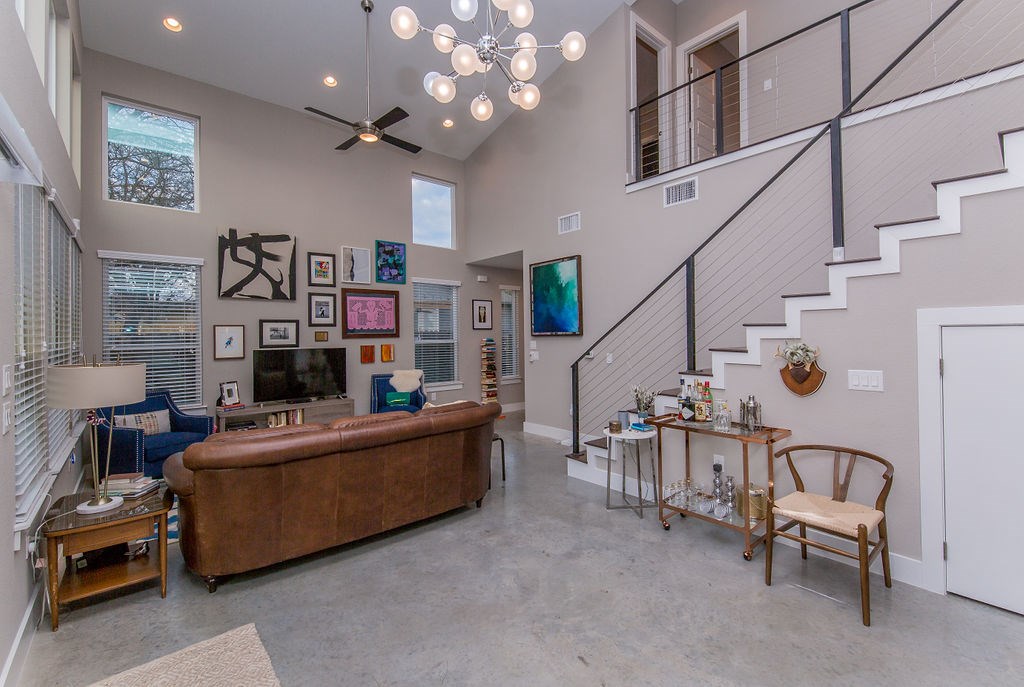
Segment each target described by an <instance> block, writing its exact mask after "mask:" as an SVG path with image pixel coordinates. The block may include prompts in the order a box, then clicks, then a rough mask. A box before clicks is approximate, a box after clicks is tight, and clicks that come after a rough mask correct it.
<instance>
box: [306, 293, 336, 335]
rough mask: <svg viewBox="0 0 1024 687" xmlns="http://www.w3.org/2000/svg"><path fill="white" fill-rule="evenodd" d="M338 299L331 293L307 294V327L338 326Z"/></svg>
mask: <svg viewBox="0 0 1024 687" xmlns="http://www.w3.org/2000/svg"><path fill="white" fill-rule="evenodd" d="M337 309H338V297H337V296H335V295H334V294H333V293H311V294H309V326H310V327H333V326H334V325H336V324H338V316H337V314H336V312H337Z"/></svg>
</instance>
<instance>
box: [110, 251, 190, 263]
mask: <svg viewBox="0 0 1024 687" xmlns="http://www.w3.org/2000/svg"><path fill="white" fill-rule="evenodd" d="M96 257H98V258H99V259H101V260H142V261H144V262H159V263H164V264H172V265H199V266H200V267H202V266H203V265H205V264H206V260H204V259H203V258H185V257H177V256H174V255H151V254H149V253H125V252H123V251H119V250H97V251H96Z"/></svg>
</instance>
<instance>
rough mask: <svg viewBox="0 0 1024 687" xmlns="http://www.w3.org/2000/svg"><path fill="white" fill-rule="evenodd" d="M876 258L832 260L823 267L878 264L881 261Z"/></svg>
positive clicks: (879, 258)
mask: <svg viewBox="0 0 1024 687" xmlns="http://www.w3.org/2000/svg"><path fill="white" fill-rule="evenodd" d="M881 259H882V258H881V257H878V258H852V259H850V260H833V261H832V262H826V263H825V267H831V266H832V265H855V264H857V263H858V262H878V261H879V260H881Z"/></svg>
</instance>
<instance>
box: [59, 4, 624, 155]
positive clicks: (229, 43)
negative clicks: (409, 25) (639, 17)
mask: <svg viewBox="0 0 1024 687" xmlns="http://www.w3.org/2000/svg"><path fill="white" fill-rule="evenodd" d="M627 1H628V0H627ZM485 3H486V0H480V8H481V10H480V14H479V15H478V16H480V17H481V18H482V17H483V14H482V13H483V12H484V8H485V6H486V5H485ZM622 3H623V0H533V4H534V9H535V13H534V20H533V23H532V24H531V25H530V26H529V27H528V28H526V29H524V30H528V31H530V32H531V33H533V34H534V35H535V36H536V37H537V39H538V40H539V41H540V43H541V44H553V43H557V42H558V41H559V40H561V38H562V36H564V35H565V34H566V32H568V31H570V30H577V31H580V32H582V33H583V34H584V35H585V36H589V35H590V32H591V31H593V30H594V29H595V28H597V27H598V26H600V25H601V24H602V23H603V22H604V21H605V19H607V18H608V17H609V16H610V15H611V13H612V12H613V11H614V10H615V8H616V7H618V6H620V5H621V4H622ZM401 4H404V5H407V6H409V7H411V8H412V9H413V10H414V11H415V12H416V15H417V17H418V18H419V20H420V23H421V24H422V25H423V26H427V27H434V26H436V25H437V24H440V23H442V22H446V23H449V24H451V25H452V26H454V27H455V29H456V31H457V32H458V33H459V35H460V36H462V37H465V38H471V37H472V38H475V37H477V34H476V33H475V30H474V29H473V27H472V26H471V25H469V24H466V23H462V22H459V21H458V20H457V19H455V17H454V16H453V15H452V13H451V9H450V3H449V2H448V1H447V0H378V1H377V2H376V3H375V5H376V6H375V8H374V11H373V12H372V13H371V15H370V55H371V57H370V64H371V73H370V88H371V112H370V119H376V118H378V117H380V116H381V115H383V114H384V113H385V112H388V111H389V110H390V109H391V108H393V107H395V106H399V107H402V108H403V109H404V110H406V111H407V112H408V113H409V114H410V115H411V116H410V117H409V118H408V119H406V120H404V121H402V122H399V123H398V124H395V125H394V126H392V127H389V128H388V130H387V132H388V133H389V134H391V135H393V136H397V137H398V138H402V139H405V140H407V141H410V142H412V143H416V144H418V145H421V146H423V148H425V149H427V150H432V151H434V152H437V153H441V154H443V155H448V156H450V157H453V158H456V159H459V160H463V159H465V158H466V157H468V156H469V155H470V154H471V153H472V152H473V150H475V149H476V147H477V146H478V145H479V144H480V143H481V142H482V141H483V140H484V139H486V138H487V136H489V135H490V134H491V133H492V132H493V131H494V130H495V129H496V128H497V127H498V125H500V124H501V122H502V121H504V120H505V118H507V117H508V116H509V115H510V114H512V112H514V111H515V110H517V109H518V108H517V107H516V106H514V105H512V104H511V103H510V102H509V101H508V97H507V95H506V91H507V90H508V82H507V81H506V80H505V79H504V77H502V76H501V75H500V74H497V73H496V72H494V71H492V72H491V73H490V74H488V75H487V91H488V94H489V95H490V96H491V97H492V98H493V101H494V105H495V107H494V115H493V116H492V117H491V119H490V120H489V121H487V122H478V121H476V120H475V119H473V117H472V115H471V114H470V112H469V104H470V101H471V100H472V99H473V98H474V97H475V96H476V95H477V94H478V93H479V91H480V90H481V88H482V86H483V83H484V80H483V75H480V74H476V75H473V76H469V77H462V78H460V79H459V81H458V84H457V87H458V95H457V96H456V98H455V100H453V101H452V102H451V103H448V104H447V105H442V104H440V103H438V102H436V101H435V100H434V99H433V98H432V97H430V96H429V95H427V93H426V92H425V91H424V90H423V77H424V75H425V74H426V73H427V72H429V71H438V72H442V73H446V72H448V71H450V70H451V62H450V58H449V56H448V55H444V54H442V53H440V52H438V51H437V50H436V49H435V48H434V47H433V43H432V42H431V40H430V34H425V33H420V34H419V35H417V36H416V37H415V38H413V39H412V40H408V41H405V40H401V39H399V38H397V37H396V36H395V35H394V34H393V33H392V32H391V26H390V17H391V11H392V10H393V9H394V8H395V7H397V6H398V5H401ZM79 7H80V11H81V15H82V34H83V40H84V43H85V46H86V47H87V48H90V49H93V50H98V51H100V52H105V53H109V54H111V55H115V56H117V57H121V58H124V59H127V60H131V61H133V62H138V63H140V64H144V65H147V66H150V67H155V68H157V69H162V70H164V71H168V72H171V73H174V74H179V75H181V76H185V77H188V78H190V79H194V80H197V81H202V82H205V83H209V84H212V85H214V86H219V87H221V88H226V89H229V90H232V91H235V92H238V93H242V94H244V95H247V96H251V97H253V98H258V99H260V100H265V101H267V102H270V103H274V104H277V105H282V106H284V107H288V108H291V109H294V110H300V111H301V110H302V108H303V107H305V106H306V105H311V106H313V107H317V108H319V109H322V110H325V111H327V112H330V113H332V114H335V115H337V116H339V117H341V118H342V119H347V120H349V121H356V120H359V119H362V118H363V117H364V116H365V114H366V77H365V66H364V58H363V35H364V27H365V15H364V13H363V11H362V9H361V8H360V7H359V0H291V1H288V0H84V1H83V2H81V3H79ZM166 16H174V17H176V18H177V19H179V20H180V21H181V22H182V24H183V26H184V30H183V31H181V32H180V33H177V34H175V33H171V32H169V31H167V30H166V29H164V28H163V26H162V25H161V22H162V20H163V18H164V17H166ZM518 33H519V30H517V29H515V28H512V29H509V31H508V32H507V33H506V34H505V36H504V37H503V38H502V41H501V43H502V44H503V45H506V44H511V43H512V42H513V40H514V39H515V36H516V35H518ZM583 59H584V60H586V59H587V56H584V57H583ZM537 62H538V69H537V75H536V76H535V77H534V79H533V82H534V83H536V84H538V85H539V86H540V87H541V103H540V105H539V108H543V107H544V99H543V95H544V88H543V81H544V79H546V78H547V77H548V76H549V75H550V74H551V73H552V72H553V71H554V70H555V69H556V68H557V67H559V66H560V65H562V64H563V63H564V62H565V60H564V59H563V58H562V56H561V54H560V53H559V52H558V51H557V50H540V51H538V54H537ZM573 66H574V65H573V64H572V63H569V64H567V65H566V69H572V68H573ZM327 73H332V74H334V75H335V76H336V77H337V78H338V79H339V81H340V82H341V85H340V86H338V87H337V88H334V89H328V88H326V87H325V86H324V85H323V84H322V79H323V77H324V75H325V74H327ZM503 82H504V83H503ZM124 95H126V96H130V94H124ZM157 104H159V103H157ZM168 107H172V108H173V107H174V103H172V102H169V103H168ZM200 114H201V113H200ZM524 116H529V113H524ZM445 118H451V119H452V120H454V122H455V126H454V127H453V128H451V129H444V128H443V127H442V126H441V122H442V120H444V119H445ZM318 121H322V120H318ZM321 125H322V124H317V123H316V122H314V121H313V118H312V116H311V119H310V126H321ZM350 136H351V130H349V129H346V128H344V127H342V126H341V125H338V142H339V143H340V142H341V141H343V140H345V139H347V138H349V137H350ZM387 147H388V148H390V149H391V150H394V151H398V149H397V148H392V147H391V146H387ZM338 154H339V155H343V154H344V153H338ZM402 154H405V153H402Z"/></svg>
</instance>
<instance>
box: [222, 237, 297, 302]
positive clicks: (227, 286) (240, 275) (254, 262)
mask: <svg viewBox="0 0 1024 687" xmlns="http://www.w3.org/2000/svg"><path fill="white" fill-rule="evenodd" d="M217 253H218V256H219V262H218V265H217V277H218V279H219V292H220V297H221V298H243V299H247V300H266V301H293V300H295V237H294V236H289V235H287V234H259V233H253V234H240V233H238V230H237V229H228V235H227V236H218V237H217Z"/></svg>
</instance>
